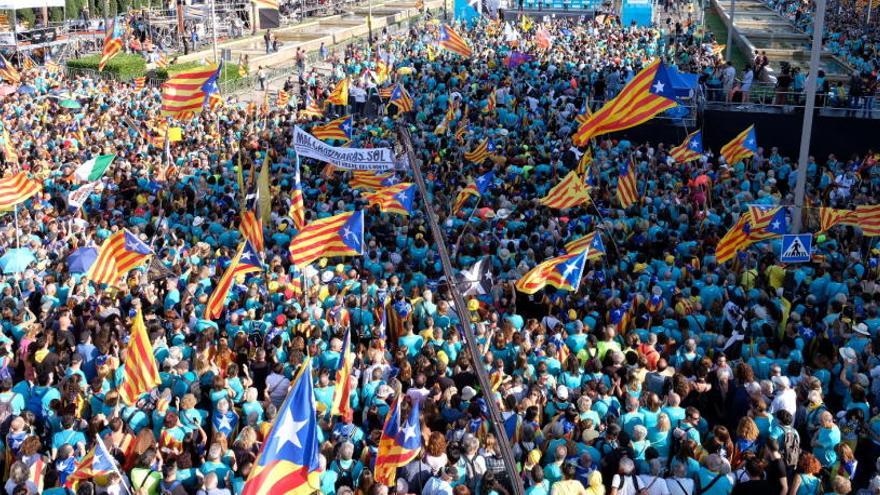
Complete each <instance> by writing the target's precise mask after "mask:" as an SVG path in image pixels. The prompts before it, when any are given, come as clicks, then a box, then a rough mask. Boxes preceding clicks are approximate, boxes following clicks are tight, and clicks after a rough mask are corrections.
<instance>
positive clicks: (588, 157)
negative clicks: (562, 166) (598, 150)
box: [575, 146, 593, 177]
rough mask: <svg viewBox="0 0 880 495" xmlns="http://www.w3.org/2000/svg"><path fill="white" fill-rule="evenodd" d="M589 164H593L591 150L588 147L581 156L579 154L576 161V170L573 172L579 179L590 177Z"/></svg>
mask: <svg viewBox="0 0 880 495" xmlns="http://www.w3.org/2000/svg"><path fill="white" fill-rule="evenodd" d="M591 163H593V149H592V148H590V147H589V146H588V147H587V149H586V150H584V152H583V154H581V159H580V160H578V165H577V169H576V170H575V172H577V174H578V176H579V177H589V176H590V164H591Z"/></svg>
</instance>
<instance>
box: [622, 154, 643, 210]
mask: <svg viewBox="0 0 880 495" xmlns="http://www.w3.org/2000/svg"><path fill="white" fill-rule="evenodd" d="M619 172H620V175H619V176H618V177H617V200H618V201H619V202H620V206H621V207H622V208H624V209H626V208H629V207H630V206H632V205H634V204H636V202H637V201H638V200H639V192H638V189H637V181H636V169H635V166H634V165H633V163H632V161H630V163H626V164H623V165H621V166H620V170H619Z"/></svg>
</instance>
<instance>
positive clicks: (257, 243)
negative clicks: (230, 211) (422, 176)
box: [239, 188, 264, 253]
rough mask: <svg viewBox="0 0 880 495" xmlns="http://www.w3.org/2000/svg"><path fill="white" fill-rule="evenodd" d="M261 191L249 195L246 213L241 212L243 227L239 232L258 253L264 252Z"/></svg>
mask: <svg viewBox="0 0 880 495" xmlns="http://www.w3.org/2000/svg"><path fill="white" fill-rule="evenodd" d="M259 205H260V190H259V188H258V189H256V190H255V192H254V194H248V196H247V198H246V200H245V207H244V211H242V212H241V225H240V226H239V230H240V231H241V235H243V236H244V238H245V239H247V240H248V242H250V243H251V246H253V247H254V249H255V250H256V251H257V253H262V252H263V247H264V239H263V219H262V218H260V212H259Z"/></svg>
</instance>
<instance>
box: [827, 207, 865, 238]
mask: <svg viewBox="0 0 880 495" xmlns="http://www.w3.org/2000/svg"><path fill="white" fill-rule="evenodd" d="M819 224H820V227H819V232H825V231H826V230H828V229H830V228H831V227H834V226H835V225H837V224H843V225H858V216H857V215H856V212H855V211H853V210H841V209H838V208H828V207H825V206H822V207H820V208H819Z"/></svg>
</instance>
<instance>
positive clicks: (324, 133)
mask: <svg viewBox="0 0 880 495" xmlns="http://www.w3.org/2000/svg"><path fill="white" fill-rule="evenodd" d="M351 131H352V120H351V115H346V116H344V117H339V118H338V119H333V120H331V121H330V122H327V123H326V124H323V125H316V126H314V127H312V135H313V136H315V137H316V138H318V139H338V140H339V141H345V142H348V141H351Z"/></svg>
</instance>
